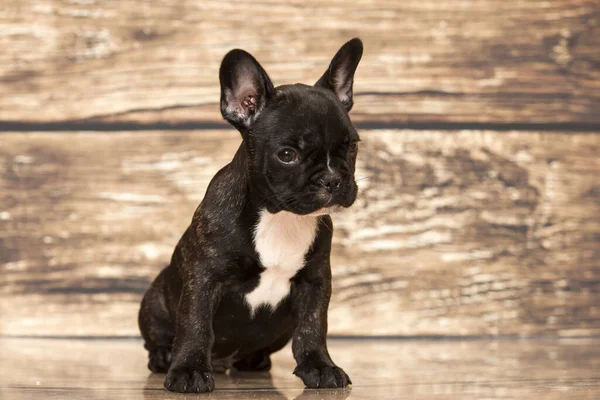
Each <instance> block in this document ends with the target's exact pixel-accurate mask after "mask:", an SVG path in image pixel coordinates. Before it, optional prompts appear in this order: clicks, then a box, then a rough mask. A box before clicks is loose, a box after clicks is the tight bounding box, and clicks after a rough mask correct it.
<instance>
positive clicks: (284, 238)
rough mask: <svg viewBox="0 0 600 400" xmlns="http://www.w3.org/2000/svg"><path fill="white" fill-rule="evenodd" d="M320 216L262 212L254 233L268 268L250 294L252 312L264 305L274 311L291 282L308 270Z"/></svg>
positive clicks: (258, 250)
mask: <svg viewBox="0 0 600 400" xmlns="http://www.w3.org/2000/svg"><path fill="white" fill-rule="evenodd" d="M317 222H318V219H317V217H316V216H312V215H304V216H302V215H296V214H292V213H290V212H287V211H280V212H278V213H276V214H271V213H269V212H268V211H267V210H262V211H261V212H260V215H259V218H258V224H257V225H256V228H255V230H254V246H255V248H256V252H257V253H258V255H259V257H260V262H261V264H262V266H263V267H265V268H266V269H265V270H264V271H263V272H262V273H261V274H260V282H259V284H258V286H257V287H256V289H254V290H253V291H252V292H250V293H248V294H247V295H246V302H247V303H248V305H249V306H250V309H251V311H252V313H253V314H254V312H255V311H256V309H257V308H258V307H259V306H260V305H261V304H267V305H270V306H271V307H272V308H273V309H275V308H276V307H277V305H278V304H279V303H280V302H281V300H283V299H284V298H285V297H286V296H287V295H288V294H289V292H290V279H291V278H293V277H294V275H296V272H298V271H299V270H300V269H302V268H303V267H304V262H305V259H304V257H305V256H306V253H307V252H308V250H309V249H310V247H311V246H312V244H313V242H314V240H315V235H316V232H317Z"/></svg>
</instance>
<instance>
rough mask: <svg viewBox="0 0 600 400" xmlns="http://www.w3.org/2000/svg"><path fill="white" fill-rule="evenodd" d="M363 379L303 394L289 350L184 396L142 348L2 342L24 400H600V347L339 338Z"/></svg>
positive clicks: (7, 395)
mask: <svg viewBox="0 0 600 400" xmlns="http://www.w3.org/2000/svg"><path fill="white" fill-rule="evenodd" d="M329 343H330V352H331V354H332V357H333V358H334V360H335V361H336V362H337V364H338V365H339V366H341V367H343V368H344V369H345V370H346V371H347V372H348V374H349V375H350V377H351V378H352V381H353V382H354V384H353V386H352V387H351V388H347V389H343V390H309V389H303V385H302V382H301V381H300V380H299V379H298V378H296V377H295V376H293V375H292V370H293V369H294V361H293V359H292V357H291V354H290V353H291V352H290V349H289V347H288V348H286V349H284V350H282V351H281V352H279V353H277V354H276V355H275V356H274V357H273V369H272V370H271V372H270V373H266V374H248V373H246V374H241V373H235V372H231V373H229V374H226V375H223V374H221V375H218V376H217V379H216V382H217V388H216V390H215V392H213V393H211V394H204V395H180V394H173V393H169V392H167V391H166V390H164V389H163V386H162V380H163V378H164V376H163V375H151V374H149V372H148V370H147V369H146V353H145V351H144V350H143V348H142V344H141V341H139V340H134V339H131V340H127V339H121V340H118V339H114V340H73V339H16V338H2V339H0V354H1V355H2V361H1V362H0V393H1V395H0V397H1V398H2V400H20V399H27V400H29V399H36V398H40V399H42V398H43V399H49V398H50V399H78V400H85V399H111V400H121V399H127V400H136V399H146V400H154V399H196V398H208V397H210V398H211V399H278V400H285V399H295V400H298V399H315V400H316V399H377V400H387V399H405V398H406V399H414V398H417V399H434V398H435V399H598V398H600V340H599V339H577V340H576V339H571V340H560V341H551V340H536V341H519V340H506V341H485V340H472V341H454V340H450V341H424V340H416V341H406V340H367V339H358V340H341V339H337V340H333V339H330V342H329Z"/></svg>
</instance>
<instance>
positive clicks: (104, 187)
mask: <svg viewBox="0 0 600 400" xmlns="http://www.w3.org/2000/svg"><path fill="white" fill-rule="evenodd" d="M362 136H363V139H364V141H363V142H362V143H361V146H362V147H361V151H360V154H359V167H358V171H357V176H358V179H360V180H359V182H360V184H361V186H362V187H363V190H362V192H361V195H360V200H359V201H358V202H357V204H356V205H355V207H354V208H353V209H351V210H348V211H347V212H345V213H343V214H339V215H336V216H335V217H334V222H335V224H336V234H335V243H334V249H333V265H334V275H335V277H334V282H335V287H334V296H333V300H332V305H331V313H330V332H331V333H332V334H344V335H371V334H379V335H487V334H491V335H495V334H503V335H513V334H514V335H524V336H528V335H539V334H542V335H545V334H548V335H559V336H578V335H590V334H595V335H598V334H600V181H599V180H598V176H599V175H600V135H597V134H577V133H567V134H560V133H545V134H544V133H535V132H502V133H496V132H490V131H456V132H435V131H422V132H421V131H366V132H363V133H362ZM0 138H1V140H2V146H1V147H0V165H1V167H0V168H1V170H0V193H1V196H2V197H1V200H0V276H1V277H2V279H1V280H0V314H1V315H2V318H1V319H0V334H4V335H19V334H21V335H135V334H137V327H136V313H137V309H138V302H139V300H140V298H141V295H142V293H143V291H144V289H145V288H146V287H147V285H148V283H149V281H150V280H151V279H152V278H153V277H154V276H155V275H156V274H157V273H158V271H159V270H160V269H161V268H162V266H163V265H165V264H166V263H167V262H168V260H169V257H170V253H171V250H172V248H173V247H174V245H175V243H176V242H177V240H178V239H179V236H180V235H181V233H182V232H183V231H184V229H185V228H186V226H187V224H188V222H189V220H190V218H191V215H192V213H193V211H194V209H195V207H196V205H197V204H198V203H199V201H200V200H201V199H202V196H203V194H204V190H205V187H206V185H207V184H208V182H209V179H210V178H211V177H212V176H213V174H214V173H215V172H216V171H217V170H218V169H219V168H220V167H221V166H223V165H224V164H226V163H227V162H228V161H229V160H230V159H231V157H232V156H233V154H234V151H235V149H236V148H237V146H238V145H239V142H240V138H239V134H237V133H234V132H232V131H205V132H186V131H175V132H173V131H172V132H132V133H128V132H121V133H102V132H100V133H81V134H77V133H72V132H70V133H31V134H23V133H5V134H2V135H1V136H0Z"/></svg>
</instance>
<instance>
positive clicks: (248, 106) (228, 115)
mask: <svg viewBox="0 0 600 400" xmlns="http://www.w3.org/2000/svg"><path fill="white" fill-rule="evenodd" d="M219 81H220V82H221V114H222V115H223V118H225V119H226V120H227V121H229V123H230V124H231V125H233V126H234V127H236V128H237V129H238V130H240V131H245V130H247V129H248V128H249V127H250V126H251V125H252V123H253V122H254V121H255V120H256V118H257V117H258V116H259V115H260V113H261V111H262V110H263V108H264V106H265V104H266V103H267V101H269V99H271V98H272V97H273V96H274V94H275V88H274V87H273V83H272V82H271V79H270V78H269V76H268V75H267V73H266V72H265V70H264V69H263V67H261V65H260V64H259V63H258V61H256V59H255V58H254V57H252V55H251V54H250V53H248V52H246V51H244V50H239V49H235V50H231V51H230V52H229V53H227V55H226V56H225V57H224V58H223V61H222V62H221V69H220V70H219Z"/></svg>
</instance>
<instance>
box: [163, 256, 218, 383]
mask: <svg viewBox="0 0 600 400" xmlns="http://www.w3.org/2000/svg"><path fill="white" fill-rule="evenodd" d="M206 264H207V265H202V266H200V267H195V268H190V269H186V270H185V275H186V276H184V277H183V287H182V292H181V298H180V301H179V309H178V312H177V327H176V334H175V340H174V342H173V362H172V363H171V367H170V368H169V372H168V373H167V376H166V378H165V387H166V388H167V389H168V390H170V391H172V392H183V393H201V392H211V391H212V390H213V389H214V387H215V381H214V378H213V374H212V366H211V358H210V354H211V351H212V347H213V343H214V333H213V327H212V325H213V324H212V321H213V317H214V313H215V311H216V308H217V307H218V302H219V298H220V286H219V284H218V282H217V280H216V279H214V278H213V277H212V276H211V273H210V271H211V270H212V268H211V266H210V265H208V264H209V263H206Z"/></svg>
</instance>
